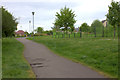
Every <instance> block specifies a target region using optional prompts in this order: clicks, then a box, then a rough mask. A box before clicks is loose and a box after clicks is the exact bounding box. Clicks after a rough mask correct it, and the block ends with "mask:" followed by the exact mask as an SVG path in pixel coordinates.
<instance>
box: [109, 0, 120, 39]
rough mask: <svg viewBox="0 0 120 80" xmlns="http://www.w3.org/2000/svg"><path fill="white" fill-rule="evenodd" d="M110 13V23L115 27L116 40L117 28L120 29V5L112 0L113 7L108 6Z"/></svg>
mask: <svg viewBox="0 0 120 80" xmlns="http://www.w3.org/2000/svg"><path fill="white" fill-rule="evenodd" d="M108 7H109V11H108V14H107V20H108V22H109V23H110V24H111V25H112V26H113V27H114V38H115V32H116V30H115V28H116V27H115V26H116V25H117V26H119V27H120V3H119V2H115V1H113V0H112V2H111V5H110V6H108Z"/></svg>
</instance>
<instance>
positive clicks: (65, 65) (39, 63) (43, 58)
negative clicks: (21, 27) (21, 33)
mask: <svg viewBox="0 0 120 80" xmlns="http://www.w3.org/2000/svg"><path fill="white" fill-rule="evenodd" d="M16 39H17V40H18V41H20V42H21V43H23V44H24V46H25V49H24V57H25V58H26V60H27V61H28V63H29V64H30V65H31V67H32V69H33V72H34V73H35V75H36V77H37V78H105V77H104V76H103V75H101V74H99V73H98V72H96V71H94V70H92V69H90V68H88V67H86V66H83V65H81V64H79V63H75V62H73V61H70V60H68V59H65V58H63V57H61V56H58V55H56V54H54V53H53V52H52V51H50V50H49V49H48V48H47V47H45V46H44V45H42V44H39V43H36V42H33V41H31V40H27V39H25V38H16Z"/></svg>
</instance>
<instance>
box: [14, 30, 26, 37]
mask: <svg viewBox="0 0 120 80" xmlns="http://www.w3.org/2000/svg"><path fill="white" fill-rule="evenodd" d="M24 35H25V34H24V31H23V30H19V31H17V32H15V36H24Z"/></svg>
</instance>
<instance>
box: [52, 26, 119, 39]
mask: <svg viewBox="0 0 120 80" xmlns="http://www.w3.org/2000/svg"><path fill="white" fill-rule="evenodd" d="M52 37H53V38H85V37H89V38H93V37H114V28H113V27H104V28H103V29H100V28H99V29H96V30H95V31H94V32H90V31H88V32H82V30H80V31H79V32H68V33H66V32H53V34H52ZM115 37H118V29H117V28H116V29H115Z"/></svg>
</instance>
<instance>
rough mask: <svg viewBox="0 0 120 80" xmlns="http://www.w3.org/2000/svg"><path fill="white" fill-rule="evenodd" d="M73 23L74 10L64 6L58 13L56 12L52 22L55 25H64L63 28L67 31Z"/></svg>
mask: <svg viewBox="0 0 120 80" xmlns="http://www.w3.org/2000/svg"><path fill="white" fill-rule="evenodd" d="M75 23H76V20H75V14H74V12H73V11H72V10H71V9H69V8H67V7H66V6H65V7H64V8H62V9H61V10H60V13H58V12H56V19H55V23H54V25H55V26H56V27H58V28H61V27H64V30H65V31H67V30H68V28H69V27H70V28H71V29H72V28H73V27H74V24H75Z"/></svg>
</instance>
